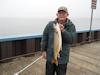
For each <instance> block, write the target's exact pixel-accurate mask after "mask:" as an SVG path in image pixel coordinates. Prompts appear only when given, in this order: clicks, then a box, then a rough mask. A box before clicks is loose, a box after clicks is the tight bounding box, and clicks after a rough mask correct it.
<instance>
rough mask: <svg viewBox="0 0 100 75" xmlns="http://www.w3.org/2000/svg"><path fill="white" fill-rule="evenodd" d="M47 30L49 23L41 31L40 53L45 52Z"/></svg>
mask: <svg viewBox="0 0 100 75" xmlns="http://www.w3.org/2000/svg"><path fill="white" fill-rule="evenodd" d="M48 29H49V23H48V24H47V25H46V27H45V29H44V31H43V35H42V40H41V51H46V50H47V44H48Z"/></svg>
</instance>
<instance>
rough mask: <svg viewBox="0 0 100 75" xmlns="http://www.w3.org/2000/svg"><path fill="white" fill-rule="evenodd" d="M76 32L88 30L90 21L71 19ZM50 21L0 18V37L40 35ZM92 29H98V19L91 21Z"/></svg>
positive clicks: (99, 21) (99, 26) (99, 27)
mask: <svg viewBox="0 0 100 75" xmlns="http://www.w3.org/2000/svg"><path fill="white" fill-rule="evenodd" d="M71 20H72V21H73V23H74V24H75V26H76V30H77V31H82V30H89V27H90V19H82V18H81V19H71ZM48 21H50V19H46V18H35V19H33V18H0V36H4V35H23V34H42V32H43V29H44V27H45V26H46V24H47V23H48ZM92 29H100V19H93V24H92Z"/></svg>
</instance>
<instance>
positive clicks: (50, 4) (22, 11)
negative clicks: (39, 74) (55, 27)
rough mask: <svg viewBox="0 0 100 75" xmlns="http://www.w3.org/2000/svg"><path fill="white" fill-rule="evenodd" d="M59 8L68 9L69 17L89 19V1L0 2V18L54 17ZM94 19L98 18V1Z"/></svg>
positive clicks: (14, 0) (15, 0) (40, 0)
mask: <svg viewBox="0 0 100 75" xmlns="http://www.w3.org/2000/svg"><path fill="white" fill-rule="evenodd" d="M59 6H66V7H67V8H68V10H69V14H70V16H69V17H72V18H90V15H91V0H0V17H26V18H27V17H31V18H43V17H48V18H50V17H56V12H57V8H58V7H59ZM94 17H95V18H100V0H98V1H97V9H96V10H94Z"/></svg>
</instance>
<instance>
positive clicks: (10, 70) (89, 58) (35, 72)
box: [0, 41, 100, 75]
mask: <svg viewBox="0 0 100 75" xmlns="http://www.w3.org/2000/svg"><path fill="white" fill-rule="evenodd" d="M38 57H39V56H38V55H36V56H30V57H21V58H16V59H14V60H12V61H10V62H7V63H0V75H14V73H15V72H18V71H19V70H21V69H22V68H24V67H25V66H26V65H27V64H29V63H31V62H32V61H33V60H35V59H36V58H38ZM44 72H45V60H44V59H40V60H39V61H38V62H36V63H35V64H33V65H32V66H31V67H29V68H28V69H27V70H25V71H24V72H22V73H21V74H20V75H45V74H44ZM67 75H100V41H97V42H94V43H90V44H84V45H79V46H76V47H72V48H71V51H70V62H69V64H68V70H67Z"/></svg>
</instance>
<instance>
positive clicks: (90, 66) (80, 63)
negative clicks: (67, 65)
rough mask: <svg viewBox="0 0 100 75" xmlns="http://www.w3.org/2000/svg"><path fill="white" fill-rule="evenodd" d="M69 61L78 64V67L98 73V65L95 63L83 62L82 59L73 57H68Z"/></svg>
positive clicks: (99, 68)
mask: <svg viewBox="0 0 100 75" xmlns="http://www.w3.org/2000/svg"><path fill="white" fill-rule="evenodd" d="M70 62H72V63H74V64H76V65H78V66H80V67H83V68H85V69H87V70H90V71H92V72H95V73H97V74H100V67H98V66H96V65H93V64H90V63H88V62H85V61H83V60H80V59H77V58H75V57H72V56H71V57H70Z"/></svg>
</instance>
